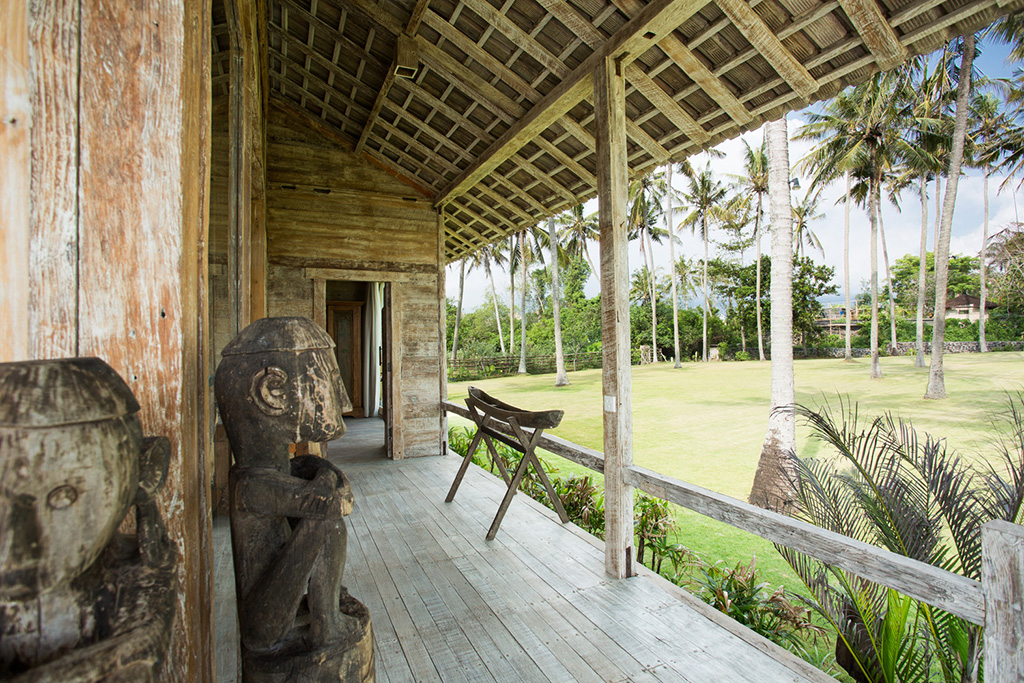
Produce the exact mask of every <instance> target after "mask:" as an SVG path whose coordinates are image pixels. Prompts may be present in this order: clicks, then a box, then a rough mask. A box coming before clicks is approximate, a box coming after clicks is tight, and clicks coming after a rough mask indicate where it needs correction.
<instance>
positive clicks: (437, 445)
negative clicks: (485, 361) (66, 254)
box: [210, 99, 445, 458]
mask: <svg viewBox="0 0 1024 683" xmlns="http://www.w3.org/2000/svg"><path fill="white" fill-rule="evenodd" d="M214 112H215V116H214V124H213V130H214V142H213V164H214V168H213V171H212V188H211V194H213V202H214V205H215V207H217V205H218V204H219V205H220V207H217V208H214V210H213V211H212V213H211V236H210V244H211V254H210V259H211V262H214V263H226V260H227V259H226V247H227V233H228V231H227V220H228V212H227V208H226V207H227V201H228V196H227V194H228V172H227V164H228V163H229V161H228V142H227V140H226V137H227V130H228V126H227V122H226V115H227V109H226V107H224V106H223V105H221V104H220V103H219V102H218V103H217V104H216V105H215V106H214ZM222 119H223V120H222ZM266 154H267V166H266V168H267V183H266V191H267V258H268V261H269V263H270V268H269V276H268V286H267V299H268V309H269V315H272V316H279V315H302V316H306V317H308V318H310V319H317V318H318V316H317V312H316V311H315V310H314V299H315V295H316V293H317V291H318V289H317V287H318V286H322V285H318V283H317V282H316V280H322V281H326V280H357V281H366V282H391V283H392V293H393V298H392V301H393V316H394V330H395V340H394V351H395V353H394V358H392V363H393V367H394V371H395V377H396V380H395V381H396V386H395V405H396V406H398V408H397V409H396V415H395V418H396V419H395V435H394V442H393V443H394V456H395V457H396V458H403V457H416V456H425V455H438V454H440V453H441V449H442V438H443V436H444V429H443V424H444V412H443V411H442V410H441V397H442V392H443V391H444V381H445V375H444V370H443V360H444V344H443V341H442V340H443V337H442V331H443V329H444V327H443V325H442V320H441V315H442V311H443V310H444V309H443V306H442V305H441V302H442V301H443V289H442V288H443V280H442V279H441V277H440V274H441V273H442V272H443V267H442V266H441V265H439V264H440V263H441V254H442V253H443V252H442V251H441V249H442V245H441V242H440V233H439V228H438V218H437V213H436V211H435V210H434V209H433V207H432V205H431V202H430V200H429V199H428V198H426V197H424V196H423V195H422V194H421V193H420V192H418V191H417V190H416V189H414V188H412V187H410V186H409V185H407V184H406V183H404V182H402V181H401V180H399V179H397V178H395V177H394V176H392V175H390V174H388V173H387V172H385V171H384V170H382V169H380V168H378V167H377V166H375V165H374V164H372V163H370V162H369V161H368V160H367V158H366V157H365V156H363V155H356V154H354V153H353V152H352V146H351V144H350V143H348V142H346V141H345V140H343V139H339V138H338V137H337V136H336V135H335V134H334V133H332V132H331V131H330V130H329V129H326V128H325V127H323V126H322V125H321V124H320V123H319V122H317V121H315V120H312V119H310V118H309V117H308V115H307V114H305V113H303V112H300V111H297V110H294V109H292V108H291V107H290V106H289V105H288V104H286V103H283V102H281V101H279V100H276V99H271V101H270V105H269V108H268V113H267V151H266ZM314 271H315V272H314ZM226 289H227V288H226V285H223V284H222V283H221V282H220V278H219V277H214V279H213V290H212V298H213V303H212V305H213V310H214V345H215V347H216V354H217V356H218V358H219V351H220V349H221V348H223V344H225V343H227V341H229V340H230V335H229V334H226V333H225V330H224V326H225V324H226V316H222V315H220V314H219V313H218V311H221V310H223V309H224V308H225V306H226V305H227V302H226V301H225V300H224V297H225V296H226Z"/></svg>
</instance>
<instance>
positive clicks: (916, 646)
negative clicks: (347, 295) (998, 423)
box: [779, 393, 1024, 683]
mask: <svg viewBox="0 0 1024 683" xmlns="http://www.w3.org/2000/svg"><path fill="white" fill-rule="evenodd" d="M1008 404H1009V406H1008V408H1009V409H1008V412H1007V414H1006V415H1005V416H1004V418H1003V419H1004V421H1005V422H1006V426H1007V427H1008V429H1007V430H1001V429H997V430H996V431H997V433H1005V434H1006V435H1007V436H1004V437H1002V438H1001V439H1000V440H998V441H997V442H996V443H995V453H994V454H993V456H992V457H990V458H989V459H988V463H987V464H985V465H983V466H982V465H974V464H972V463H970V462H968V461H966V460H965V459H964V458H962V457H961V456H960V455H958V454H957V453H956V452H955V451H953V450H951V449H950V448H948V447H947V445H946V443H945V441H944V440H943V439H937V438H934V437H932V436H931V435H928V434H924V435H923V436H922V435H919V434H918V433H917V432H916V431H915V430H914V428H913V427H912V425H911V424H910V423H909V422H905V421H903V420H900V419H897V418H895V417H893V416H892V415H891V414H886V415H884V416H882V417H879V418H876V419H874V420H872V421H871V422H870V423H868V424H867V425H864V424H863V423H861V422H860V420H859V416H858V414H857V409H856V406H855V405H852V406H851V405H849V404H845V403H842V404H841V405H840V409H839V411H838V412H833V411H832V409H831V408H830V407H829V406H827V405H826V406H824V407H823V408H821V409H819V410H813V409H809V408H804V407H800V408H798V412H799V413H800V414H801V415H802V416H803V418H804V419H805V420H806V421H807V423H808V424H809V425H810V427H811V429H812V431H813V433H814V436H815V437H816V438H818V439H821V440H823V441H824V442H826V443H827V444H829V445H831V446H832V447H833V449H834V450H835V452H836V455H837V457H832V458H823V459H799V464H798V472H799V475H798V476H799V481H798V482H796V484H797V490H798V507H797V513H796V516H798V517H802V518H803V519H805V520H806V521H809V522H811V523H812V524H815V525H817V526H821V527H823V528H826V529H829V530H831V531H834V532H837V533H840V534H844V535H846V536H850V537H852V538H856V539H859V540H861V541H865V542H867V543H872V544H875V545H878V546H880V547H883V548H886V549H887V550H890V551H892V552H894V553H898V554H900V555H905V556H907V557H912V558H914V559H916V560H919V561H922V562H927V563H929V564H933V565H936V566H938V567H941V568H943V569H946V570H948V571H951V572H955V573H958V574H962V575H964V576H967V577H969V578H972V579H975V580H977V579H979V576H980V571H981V535H980V528H981V525H982V524H984V523H985V522H988V521H990V520H993V519H1003V520H1007V521H1011V522H1017V523H1019V522H1020V521H1021V513H1022V509H1024V393H1021V394H1017V395H1016V396H1010V397H1009V399H1008ZM779 551H780V552H781V553H782V555H783V556H784V557H785V558H786V560H787V561H788V562H789V563H790V565H792V567H793V569H794V570H795V571H796V573H797V574H798V575H799V576H800V578H801V580H802V581H803V582H804V584H805V585H806V586H807V588H808V589H809V591H810V593H811V595H812V596H813V597H812V599H810V600H809V603H810V604H811V606H813V607H814V609H816V610H817V611H818V613H819V614H821V616H822V617H824V618H825V619H826V620H827V621H828V622H829V623H830V624H831V625H832V626H833V627H834V628H835V629H836V631H837V633H838V638H837V643H836V659H837V661H838V663H839V664H840V665H841V666H843V668H844V669H846V670H847V671H848V672H849V673H850V674H851V675H852V676H853V677H854V678H855V679H856V680H858V681H870V682H871V683H883V682H884V683H894V682H895V681H918V680H927V679H928V676H929V671H931V670H932V669H936V670H938V671H941V676H942V680H943V681H946V682H947V683H952V682H953V681H957V682H969V681H977V680H980V677H981V671H982V667H981V664H982V662H981V655H982V649H981V636H982V633H981V631H982V629H981V627H979V626H976V625H974V624H971V623H969V622H966V621H964V620H963V619H961V618H959V617H956V616H953V615H952V614H949V613H947V612H944V611H943V610H940V609H937V608H934V607H931V606H930V605H927V604H925V603H923V602H919V601H916V600H912V599H911V598H908V597H906V596H902V595H899V594H898V593H895V592H894V591H891V590H889V589H886V588H884V587H882V586H879V585H877V584H874V583H872V582H869V581H866V580H864V579H861V578H859V577H857V576H856V575H854V574H852V573H850V572H848V571H846V570H844V569H840V568H838V567H835V566H832V565H829V564H827V563H824V562H820V561H818V560H813V559H811V558H809V557H807V556H806V555H802V554H800V553H797V552H795V551H793V550H790V549H788V548H782V547H779Z"/></svg>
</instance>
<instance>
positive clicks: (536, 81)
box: [213, 0, 1024, 261]
mask: <svg viewBox="0 0 1024 683" xmlns="http://www.w3.org/2000/svg"><path fill="white" fill-rule="evenodd" d="M1022 6H1024V0H1008V1H1005V2H1004V1H1003V0H878V1H877V2H876V0H750V1H749V2H748V1H747V0H711V1H710V2H708V1H706V0H651V1H650V2H644V0H612V1H611V2H609V1H607V0H379V1H376V2H375V1H374V0H269V4H268V13H269V16H268V46H267V48H268V63H269V81H270V90H271V94H272V95H273V96H274V97H278V98H282V99H284V100H286V101H288V102H290V103H291V104H292V105H293V106H295V107H298V108H300V109H302V110H304V111H305V112H307V113H308V114H309V115H311V116H314V117H316V118H318V119H320V120H322V122H323V123H324V124H325V125H326V126H327V127H329V128H330V129H332V130H333V131H335V132H337V133H338V134H339V135H340V136H342V137H343V138H345V139H346V140H348V141H349V142H350V143H351V144H352V146H353V148H354V150H355V151H357V152H365V153H367V154H369V155H370V156H371V157H373V158H374V159H375V161H377V162H379V163H380V164H383V165H384V166H385V167H387V168H389V169H390V170H392V171H394V172H395V173H396V174H398V175H400V176H401V177H404V178H406V179H408V180H409V181H410V184H412V185H414V186H418V187H419V188H421V189H422V190H423V191H424V192H425V193H426V194H428V195H429V196H431V197H432V198H433V200H434V202H435V204H436V205H437V206H438V207H439V208H443V210H444V220H445V235H446V240H445V257H446V259H447V260H448V261H451V260H456V259H459V258H461V257H463V256H465V255H467V254H469V253H472V252H473V251H475V250H476V249H478V248H480V247H481V246H483V245H485V244H488V243H490V242H493V241H495V240H497V239H500V238H501V237H503V236H505V235H507V234H509V233H511V232H515V231H518V230H521V229H522V228H523V227H526V226H529V225H533V224H536V223H537V222H539V221H541V220H543V219H544V218H546V217H547V216H549V215H552V214H553V213H557V212H560V211H564V210H566V209H568V208H570V207H571V206H573V205H575V204H578V203H580V202H583V201H585V200H587V199H589V198H590V197H592V196H594V195H595V194H596V191H597V188H596V179H595V174H596V155H595V144H596V143H595V138H594V135H595V121H594V110H593V104H592V103H593V93H592V79H591V74H592V72H593V67H594V65H595V64H596V63H598V62H599V60H601V59H603V58H605V57H606V56H615V57H620V63H621V64H622V65H623V68H624V69H625V76H626V80H627V90H626V114H627V117H628V122H627V135H628V158H629V166H630V169H629V171H630V174H631V175H638V174H643V173H645V172H648V171H650V170H652V169H653V168H655V167H656V166H659V165H662V164H664V163H666V162H667V161H668V160H679V159H682V158H684V157H686V156H688V155H690V154H693V153H695V152H698V151H700V150H701V149H704V148H706V147H709V146H712V145H714V144H717V143H718V142H720V141H722V140H725V139H728V138H732V137H735V136H737V135H739V134H740V133H741V132H743V131H745V130H749V129H752V128H757V127H758V126H760V125H761V124H762V123H763V122H764V121H767V120H770V119H773V118H778V117H779V116H781V115H783V114H784V113H785V112H787V111H790V110H794V109H798V108H800V107H803V106H805V105H806V104H808V103H810V102H813V101H816V100H821V99H825V98H827V97H831V96H832V95H834V94H835V93H837V92H838V91H839V90H841V89H842V88H843V87H845V86H847V85H850V84H854V83H858V82H861V81H863V80H864V79H865V78H867V77H868V76H869V75H870V74H871V73H873V72H875V71H877V70H879V69H887V68H891V67H893V66H895V65H897V64H899V63H901V62H902V61H904V60H905V59H906V58H907V57H908V56H909V55H914V54H922V53H927V52H931V51H932V50H934V49H936V48H938V47H940V46H941V45H942V44H943V42H944V41H946V40H948V39H950V38H951V37H953V36H955V35H960V34H963V33H964V32H966V31H974V30H978V29H979V28H981V27H984V26H986V25H988V24H990V23H991V22H993V21H995V20H996V19H997V18H999V17H1000V16H1002V15H1004V14H1007V13H1010V12H1012V11H1017V10H1019V9H1020V8H1021V7H1022ZM214 19H215V24H216V23H217V21H218V17H217V16H216V14H215V17H214ZM213 50H214V59H213V70H214V71H213V83H214V94H215V95H216V94H218V93H220V94H226V91H227V88H228V77H227V74H228V71H229V69H228V59H229V58H230V50H229V47H228V40H227V37H226V35H224V32H223V31H220V34H219V35H218V30H217V27H216V26H215V35H214V41H213Z"/></svg>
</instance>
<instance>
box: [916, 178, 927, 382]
mask: <svg viewBox="0 0 1024 683" xmlns="http://www.w3.org/2000/svg"><path fill="white" fill-rule="evenodd" d="M919 251H920V255H921V262H920V263H919V264H918V268H917V328H916V334H915V340H916V342H917V355H916V356H915V357H914V367H915V368H923V367H924V292H925V289H926V288H927V285H928V179H927V177H926V176H925V174H924V173H922V174H921V247H920V250H919Z"/></svg>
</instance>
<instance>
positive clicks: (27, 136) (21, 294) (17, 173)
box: [0, 2, 32, 361]
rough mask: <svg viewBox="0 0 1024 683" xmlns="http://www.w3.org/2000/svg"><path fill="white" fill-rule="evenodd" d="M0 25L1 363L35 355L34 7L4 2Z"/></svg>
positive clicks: (0, 7) (0, 6) (21, 3)
mask: <svg viewBox="0 0 1024 683" xmlns="http://www.w3.org/2000/svg"><path fill="white" fill-rule="evenodd" d="M0 9H2V11H3V17H4V19H3V23H2V25H0V197H2V198H3V200H2V201H0V278H2V280H0V326H2V327H3V329H4V334H3V335H2V340H0V361H16V360H25V359H27V358H28V353H29V312H28V311H29V291H30V288H29V285H28V283H29V281H30V274H29V241H30V234H31V229H30V223H29V211H30V208H29V206H30V202H29V179H30V178H31V173H32V171H31V169H32V166H31V151H32V150H31V131H32V125H31V124H32V106H31V96H30V90H31V84H30V76H31V67H30V65H29V40H28V3H26V2H3V3H0Z"/></svg>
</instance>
